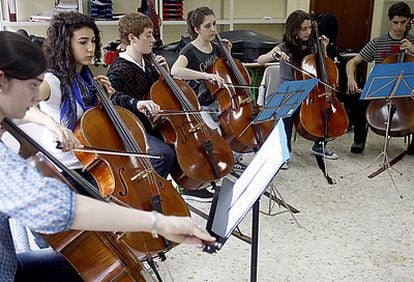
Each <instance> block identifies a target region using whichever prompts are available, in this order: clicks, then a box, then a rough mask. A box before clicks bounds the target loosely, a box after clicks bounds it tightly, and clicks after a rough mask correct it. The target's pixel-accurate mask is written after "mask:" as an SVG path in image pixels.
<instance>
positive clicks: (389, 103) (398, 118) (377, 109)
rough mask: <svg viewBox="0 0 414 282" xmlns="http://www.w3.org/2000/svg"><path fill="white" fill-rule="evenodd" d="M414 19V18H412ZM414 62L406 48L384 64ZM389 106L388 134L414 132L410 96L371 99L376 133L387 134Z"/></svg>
mask: <svg viewBox="0 0 414 282" xmlns="http://www.w3.org/2000/svg"><path fill="white" fill-rule="evenodd" d="M411 20H412V19H411ZM410 27H411V24H408V25H407V28H406V30H405V35H404V38H407V35H408V32H409V30H410ZM405 62H414V56H413V55H409V54H407V53H406V52H405V50H401V51H400V52H398V53H397V54H392V55H389V56H388V57H386V58H385V59H384V60H383V61H382V63H383V64H393V63H405ZM388 107H390V110H391V113H392V114H391V116H390V124H389V130H388V134H389V136H391V137H405V136H408V135H410V134H411V133H413V132H414V100H413V99H412V98H410V97H408V98H407V97H405V98H403V97H400V98H397V99H392V97H390V98H389V99H381V100H374V101H371V102H370V103H369V105H368V108H367V111H366V118H367V122H368V124H369V126H370V128H371V129H372V131H374V132H375V133H377V134H379V135H382V136H385V134H386V131H387V122H388V113H389V112H388Z"/></svg>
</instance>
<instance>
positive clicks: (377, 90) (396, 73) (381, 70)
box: [360, 63, 414, 198]
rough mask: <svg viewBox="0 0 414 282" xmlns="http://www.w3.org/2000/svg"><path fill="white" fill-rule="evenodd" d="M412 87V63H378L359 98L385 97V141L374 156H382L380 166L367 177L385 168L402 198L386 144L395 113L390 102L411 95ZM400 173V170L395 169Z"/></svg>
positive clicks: (393, 106)
mask: <svg viewBox="0 0 414 282" xmlns="http://www.w3.org/2000/svg"><path fill="white" fill-rule="evenodd" d="M413 89H414V63H398V64H380V65H376V66H375V67H374V69H373V70H372V72H371V73H370V75H369V77H368V80H367V82H366V83H365V87H364V89H363V91H362V94H361V97H360V99H361V100H368V101H369V100H378V99H385V100H386V103H387V111H388V112H387V121H386V130H385V137H384V138H385V142H384V148H383V150H382V152H381V153H380V154H379V155H378V156H377V157H376V158H375V160H374V162H375V161H376V160H377V159H379V158H380V157H381V156H382V166H381V168H380V169H379V170H377V171H376V172H374V173H372V174H370V175H369V176H368V177H369V178H373V177H375V176H376V175H378V174H379V173H380V172H382V171H384V170H386V171H387V173H388V175H389V176H390V178H391V181H392V183H393V185H394V187H395V189H396V190H397V192H398V194H399V195H400V197H401V198H402V195H401V194H400V192H399V190H398V187H397V185H396V183H395V181H394V178H393V177H392V175H391V172H390V171H389V168H392V169H394V170H395V171H397V170H396V169H395V168H393V167H391V165H390V161H389V158H388V145H389V140H390V139H391V136H390V128H391V123H392V118H393V115H394V113H395V105H394V104H392V99H396V98H403V97H411V96H412V95H413V94H412V92H413ZM397 172H398V173H399V174H400V175H402V173H401V172H399V171H397Z"/></svg>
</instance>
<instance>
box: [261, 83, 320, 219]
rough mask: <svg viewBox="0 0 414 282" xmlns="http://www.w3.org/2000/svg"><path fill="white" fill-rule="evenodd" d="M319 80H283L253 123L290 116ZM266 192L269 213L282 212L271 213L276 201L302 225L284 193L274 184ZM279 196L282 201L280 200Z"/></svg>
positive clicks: (267, 99) (267, 98) (268, 97)
mask: <svg viewBox="0 0 414 282" xmlns="http://www.w3.org/2000/svg"><path fill="white" fill-rule="evenodd" d="M318 81H319V79H317V78H312V79H308V80H297V81H285V82H283V83H282V84H281V85H280V86H279V87H278V88H277V89H276V90H275V91H274V92H273V93H272V94H271V95H269V96H267V97H266V100H265V103H264V106H263V108H262V111H261V112H260V113H259V114H258V115H257V116H256V118H255V119H254V120H253V124H255V123H260V122H263V121H266V120H267V119H270V118H272V117H275V119H280V118H286V117H290V116H291V115H292V114H293V113H294V112H295V111H296V110H297V108H298V107H299V106H300V105H301V103H302V101H303V100H304V99H305V98H306V97H307V96H308V94H309V92H310V91H312V89H313V88H314V87H315V86H316V84H317V83H318ZM264 194H265V196H267V197H269V212H268V213H267V214H268V215H277V214H280V213H282V212H279V213H274V214H272V213H271V210H272V206H271V204H270V203H271V201H275V202H276V203H278V204H279V205H282V206H284V207H286V209H287V210H288V211H289V212H290V214H291V215H292V217H293V219H294V220H295V222H296V223H297V224H298V226H300V225H299V223H298V222H297V220H296V218H295V216H294V215H293V213H297V212H299V211H298V210H296V209H295V208H292V207H291V206H290V205H288V204H286V203H285V202H284V200H283V198H282V195H281V194H280V193H279V191H278V190H277V189H276V187H274V185H273V184H271V185H270V192H268V191H266V192H265V193H264ZM278 197H279V198H280V199H281V200H282V201H280V200H279V199H278ZM283 212H284V211H283Z"/></svg>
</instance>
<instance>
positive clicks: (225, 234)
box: [207, 79, 318, 281]
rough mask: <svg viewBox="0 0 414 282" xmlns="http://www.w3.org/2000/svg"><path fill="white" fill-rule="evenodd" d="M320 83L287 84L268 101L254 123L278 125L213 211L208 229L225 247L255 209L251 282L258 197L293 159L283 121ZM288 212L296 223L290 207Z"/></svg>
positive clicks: (253, 278)
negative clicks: (274, 123) (233, 233)
mask: <svg viewBox="0 0 414 282" xmlns="http://www.w3.org/2000/svg"><path fill="white" fill-rule="evenodd" d="M317 82H318V79H309V80H303V81H286V82H284V83H283V84H282V85H281V86H280V87H279V88H278V89H276V91H275V92H274V93H273V94H272V95H270V96H269V98H268V99H266V104H265V106H264V107H263V108H262V111H261V112H260V113H259V114H258V115H257V116H256V118H255V119H254V120H253V121H252V122H251V124H257V123H261V122H265V121H268V120H269V119H272V118H274V116H276V117H277V119H279V122H278V123H277V125H276V127H275V128H274V129H273V131H272V132H271V134H270V135H269V137H268V138H267V139H266V141H265V142H264V143H263V144H262V146H261V148H260V149H259V150H258V151H257V154H256V155H255V157H254V158H253V160H252V161H251V162H250V164H249V165H248V166H247V168H246V170H245V171H244V172H243V173H242V175H241V176H240V177H239V179H238V180H237V181H236V182H235V183H233V182H232V181H230V180H229V179H227V178H224V179H223V182H222V187H221V190H220V192H219V196H218V198H217V202H216V203H215V205H214V210H211V211H210V216H209V219H208V222H207V230H208V231H209V232H210V233H211V234H213V235H214V236H216V238H217V241H218V243H220V244H221V245H223V244H224V242H225V241H226V240H227V239H228V238H229V237H230V235H231V234H232V232H233V230H234V229H235V228H236V227H237V226H238V224H239V223H240V221H241V220H242V219H243V218H244V217H245V215H246V214H247V212H248V211H249V210H250V209H251V208H252V207H253V214H252V248H251V269H250V281H256V280H257V254H258V235H259V234H258V229H259V198H260V196H261V195H262V194H263V192H264V191H265V189H266V187H268V186H269V183H271V181H272V179H273V178H274V177H275V175H276V173H277V171H278V170H279V169H280V167H281V166H282V165H283V163H284V162H286V161H287V160H288V159H289V157H290V155H289V152H288V149H287V140H286V134H285V130H284V125H283V122H282V120H280V118H283V117H288V116H290V115H292V114H293V113H294V112H295V110H296V109H297V108H298V107H299V105H300V104H301V102H302V101H303V100H304V99H305V98H306V96H307V95H308V94H309V92H310V91H311V90H312V89H313V87H315V85H316V84H317ZM287 209H288V210H289V211H290V212H291V215H292V217H293V218H294V219H295V221H296V218H295V217H294V215H293V214H292V211H291V210H290V208H289V206H288V207H287ZM296 222H297V221H296ZM298 225H299V224H298ZM207 251H212V250H211V249H209V250H207Z"/></svg>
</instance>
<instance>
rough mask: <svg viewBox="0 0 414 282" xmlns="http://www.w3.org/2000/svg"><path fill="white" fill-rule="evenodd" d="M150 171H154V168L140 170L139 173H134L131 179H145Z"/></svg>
mask: <svg viewBox="0 0 414 282" xmlns="http://www.w3.org/2000/svg"><path fill="white" fill-rule="evenodd" d="M150 173H152V168H148V169H144V170H142V171H140V172H138V173H137V174H135V175H133V176H132V177H131V181H135V180H137V179H138V178H140V179H144V178H146V177H147V176H148V175H149V174H150Z"/></svg>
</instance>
